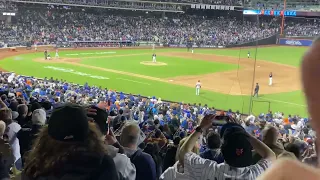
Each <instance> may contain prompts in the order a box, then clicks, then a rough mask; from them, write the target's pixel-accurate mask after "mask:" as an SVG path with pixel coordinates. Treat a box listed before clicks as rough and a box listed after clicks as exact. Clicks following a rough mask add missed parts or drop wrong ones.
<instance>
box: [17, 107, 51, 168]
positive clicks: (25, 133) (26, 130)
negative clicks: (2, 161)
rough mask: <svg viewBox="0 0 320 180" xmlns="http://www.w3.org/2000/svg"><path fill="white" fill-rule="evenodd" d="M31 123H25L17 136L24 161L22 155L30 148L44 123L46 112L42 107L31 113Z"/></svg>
mask: <svg viewBox="0 0 320 180" xmlns="http://www.w3.org/2000/svg"><path fill="white" fill-rule="evenodd" d="M31 120H32V125H29V124H25V125H24V126H22V127H21V130H20V131H19V132H18V134H17V137H18V139H19V144H20V153H21V156H22V162H23V163H24V155H25V153H26V152H28V151H30V150H31V148H32V143H33V141H34V140H35V138H36V137H37V134H38V133H39V132H40V130H41V128H42V126H44V125H45V124H46V120H47V117H46V112H45V111H44V110H43V109H36V110H35V111H33V113H32V119H31Z"/></svg>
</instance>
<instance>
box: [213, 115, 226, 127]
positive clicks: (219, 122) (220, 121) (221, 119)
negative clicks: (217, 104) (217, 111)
mask: <svg viewBox="0 0 320 180" xmlns="http://www.w3.org/2000/svg"><path fill="white" fill-rule="evenodd" d="M228 120H229V116H216V117H215V118H214V119H213V120H212V125H213V126H223V125H225V124H227V122H228Z"/></svg>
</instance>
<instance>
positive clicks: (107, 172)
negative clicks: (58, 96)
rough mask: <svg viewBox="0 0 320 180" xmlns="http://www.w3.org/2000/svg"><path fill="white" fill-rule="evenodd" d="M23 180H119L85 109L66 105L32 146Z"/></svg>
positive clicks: (55, 113)
mask: <svg viewBox="0 0 320 180" xmlns="http://www.w3.org/2000/svg"><path fill="white" fill-rule="evenodd" d="M23 178H24V179H41V178H45V179H46V178H49V179H68V180H69V179H70V180H72V179H76V180H80V179H97V180H100V179H101V180H102V179H112V180H116V179H118V175H117V173H116V169H115V165H114V162H113V160H112V159H111V158H110V156H109V155H108V152H107V150H106V148H105V146H104V144H103V141H102V139H101V133H100V132H99V130H98V129H97V127H96V125H95V124H93V123H89V122H88V119H87V114H86V111H85V110H84V108H82V107H81V106H78V105H75V104H66V105H64V106H61V107H59V108H57V109H55V110H54V111H53V113H52V115H51V117H50V119H49V124H48V126H44V127H43V128H42V130H41V132H40V133H39V135H38V137H37V138H36V140H35V142H34V144H33V150H32V151H31V152H30V153H29V154H28V156H27V159H26V163H25V168H24V171H23Z"/></svg>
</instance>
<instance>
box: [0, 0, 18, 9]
mask: <svg viewBox="0 0 320 180" xmlns="http://www.w3.org/2000/svg"><path fill="white" fill-rule="evenodd" d="M17 10H18V8H17V6H16V4H14V3H12V2H10V1H4V0H1V1H0V11H5V12H15V11H17Z"/></svg>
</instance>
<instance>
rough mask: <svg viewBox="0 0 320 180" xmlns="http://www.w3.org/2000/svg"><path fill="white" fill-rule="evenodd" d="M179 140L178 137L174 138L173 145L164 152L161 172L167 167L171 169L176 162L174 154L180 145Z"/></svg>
mask: <svg viewBox="0 0 320 180" xmlns="http://www.w3.org/2000/svg"><path fill="white" fill-rule="evenodd" d="M180 140H181V138H180V137H175V138H174V139H173V144H172V145H168V149H167V151H166V154H165V157H164V162H163V171H165V170H166V169H168V167H171V166H173V165H174V163H175V162H176V160H175V159H176V153H177V150H178V146H179V143H180Z"/></svg>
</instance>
